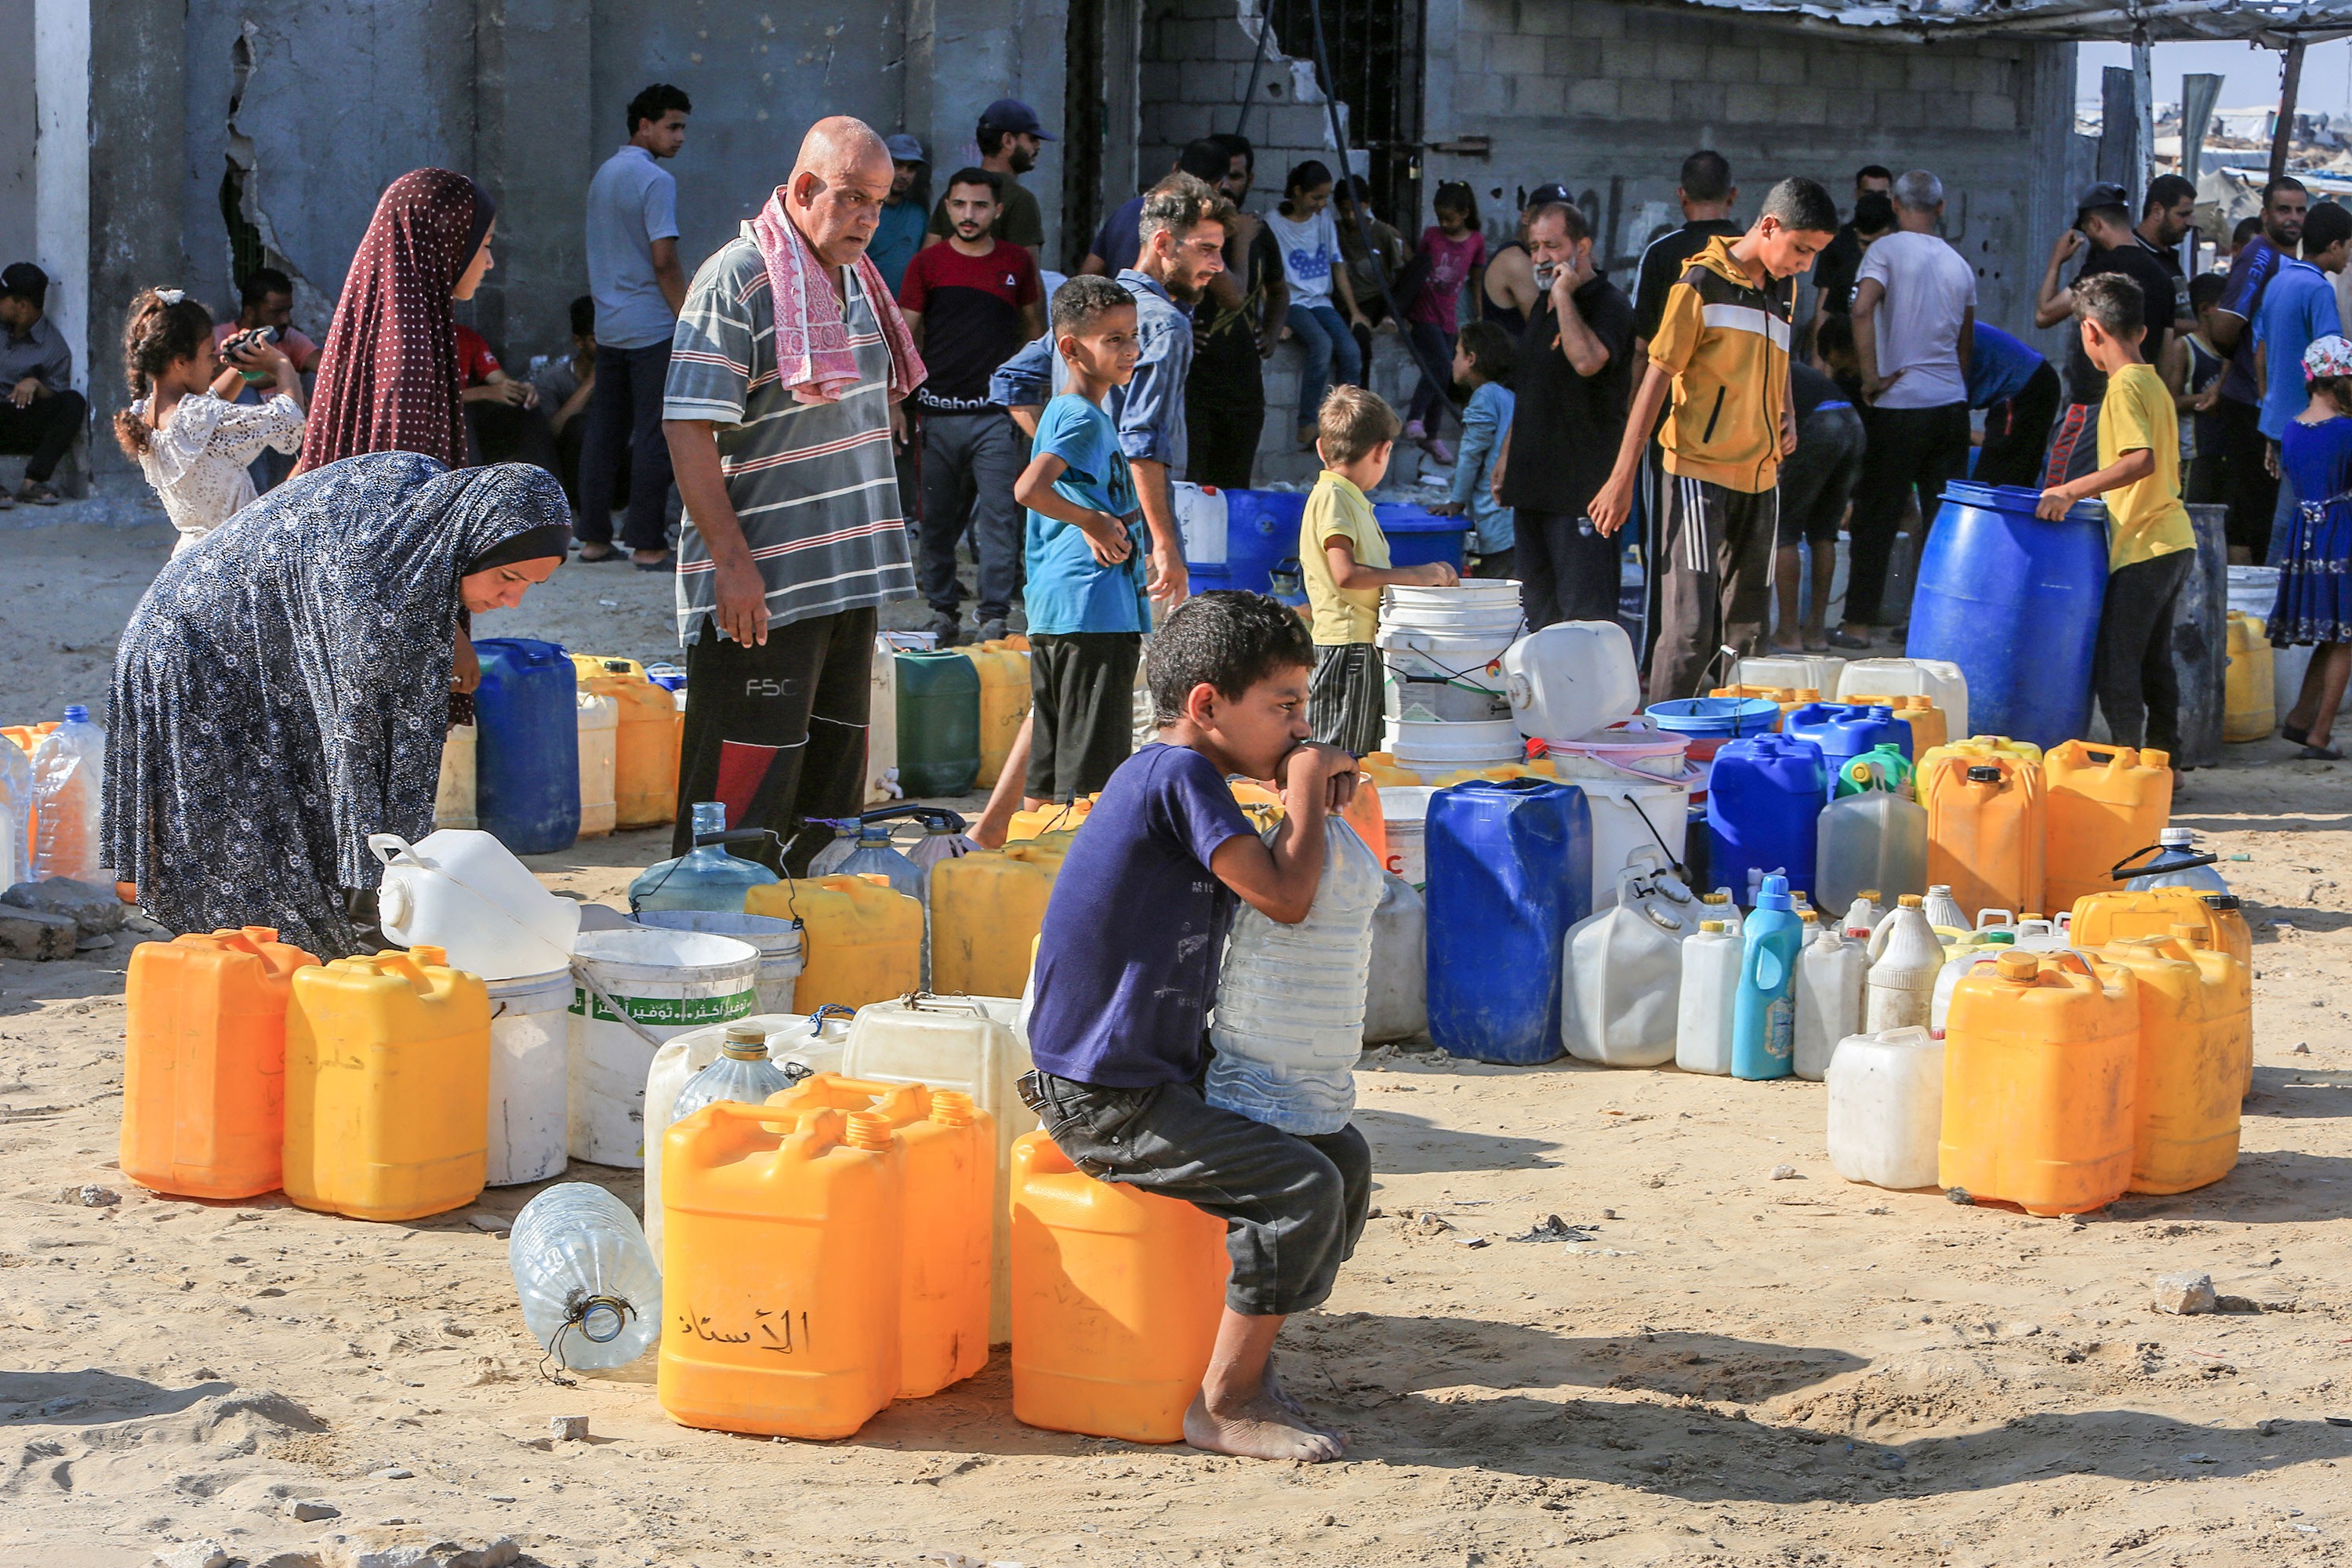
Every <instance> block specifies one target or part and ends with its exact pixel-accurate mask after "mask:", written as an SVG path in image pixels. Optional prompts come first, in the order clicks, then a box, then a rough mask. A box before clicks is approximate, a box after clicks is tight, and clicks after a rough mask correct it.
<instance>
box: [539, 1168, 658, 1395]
mask: <svg viewBox="0 0 2352 1568" xmlns="http://www.w3.org/2000/svg"><path fill="white" fill-rule="evenodd" d="M507 1267H508V1268H509V1270H511V1271H512V1272H513V1274H514V1282H515V1294H516V1295H517V1296H518V1297H520V1299H521V1301H522V1321H523V1322H524V1323H525V1324H526V1325H528V1326H529V1328H530V1332H531V1337H532V1338H534V1339H536V1340H537V1341H538V1342H539V1343H540V1348H541V1349H542V1350H544V1351H546V1352H548V1353H549V1354H550V1355H551V1356H552V1357H554V1358H555V1361H556V1363H557V1364H558V1365H560V1366H566V1367H581V1368H586V1369H592V1370H593V1369H602V1368H606V1367H615V1366H626V1365H628V1364H629V1363H631V1362H633V1361H635V1360H636V1359H637V1358H638V1357H639V1356H641V1355H643V1354H645V1353H646V1351H648V1350H650V1349H651V1348H653V1346H654V1345H655V1344H656V1342H659V1340H660V1339H661V1330H662V1281H661V1270H660V1269H659V1268H657V1267H656V1266H655V1263H654V1254H653V1249H652V1248H651V1247H647V1246H646V1233H645V1232H644V1231H643V1230H641V1229H639V1228H638V1226H637V1216H636V1215H633V1214H631V1213H630V1212H629V1208H628V1205H626V1204H624V1203H623V1202H622V1201H621V1200H620V1199H618V1198H616V1197H614V1195H613V1194H610V1193H608V1192H606V1191H605V1190H604V1188H602V1187H599V1186H592V1185H591V1184H588V1183H586V1182H564V1183H562V1184H558V1185H556V1186H552V1187H550V1188H548V1189H547V1190H546V1191H545V1192H543V1193H541V1194H539V1196H537V1197H535V1198H533V1199H531V1200H530V1202H529V1203H528V1204H525V1205H523V1210H522V1213H520V1215H516V1216H515V1223H514V1231H513V1234H512V1236H511V1237H509V1239H508V1242H507Z"/></svg>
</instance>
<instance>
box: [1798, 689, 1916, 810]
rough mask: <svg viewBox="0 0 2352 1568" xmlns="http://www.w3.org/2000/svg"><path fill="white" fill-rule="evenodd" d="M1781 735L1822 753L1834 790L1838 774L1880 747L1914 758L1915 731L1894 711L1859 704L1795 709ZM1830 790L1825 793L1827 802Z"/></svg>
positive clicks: (1809, 705)
mask: <svg viewBox="0 0 2352 1568" xmlns="http://www.w3.org/2000/svg"><path fill="white" fill-rule="evenodd" d="M1780 732H1781V733H1782V734H1784V735H1794V736H1797V737H1799V738H1801V739H1803V740H1808V741H1811V742H1813V743H1814V744H1815V745H1817V746H1819V747H1821V749H1822V767H1824V768H1826V769H1827V770H1828V771H1829V775H1830V784H1831V786H1832V788H1833V787H1834V786H1835V784H1836V782H1837V775H1838V770H1839V769H1841V768H1843V767H1844V766H1845V764H1846V763H1847V762H1848V761H1850V760H1851V759H1853V758H1855V757H1859V756H1863V755H1865V754H1867V753H1868V752H1871V751H1872V750H1873V749H1874V748H1875V747H1879V746H1892V747H1894V748H1895V750H1896V751H1897V752H1901V753H1902V754H1903V755H1904V756H1905V757H1906V758H1908V757H1909V755H1910V751H1909V748H1910V745H1911V728H1910V726H1909V725H1907V724H1904V723H1902V722H1900V721H1897V720H1896V719H1895V710H1893V709H1891V708H1865V707H1864V706H1862V705H1861V704H1859V703H1841V702H1809V703H1807V704H1805V705H1804V706H1803V707H1801V708H1795V709H1791V710H1790V711H1789V712H1788V713H1787V714H1786V715H1785V716H1784V717H1783V718H1782V719H1781V721H1780ZM1830 793H1831V790H1830V789H1824V790H1823V791H1822V795H1823V798H1825V799H1826V798H1827V797H1828V795H1830Z"/></svg>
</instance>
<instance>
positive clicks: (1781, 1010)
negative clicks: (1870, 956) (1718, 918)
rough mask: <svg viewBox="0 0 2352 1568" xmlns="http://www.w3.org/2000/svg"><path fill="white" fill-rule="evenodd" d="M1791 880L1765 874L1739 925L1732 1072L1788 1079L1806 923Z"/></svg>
mask: <svg viewBox="0 0 2352 1568" xmlns="http://www.w3.org/2000/svg"><path fill="white" fill-rule="evenodd" d="M1791 901H1792V900H1790V897H1789V879H1788V878H1786V877H1782V876H1778V875H1775V876H1770V877H1767V878H1765V879H1764V887H1763V890H1762V891H1760V892H1759V893H1758V894H1757V896H1756V910H1755V912H1754V913H1752V914H1750V915H1749V916H1748V919H1747V921H1745V922H1744V923H1743V924H1742V926H1741V928H1740V936H1741V942H1740V950H1739V994H1738V997H1737V998H1735V999H1734V1001H1733V1003H1732V1011H1731V1076H1732V1077H1734V1078H1747V1079H1759V1078H1786V1077H1788V1076H1789V1072H1790V1058H1791V1053H1792V1051H1793V1050H1794V1047H1795V1044H1796V995H1795V983H1796V976H1797V949H1798V948H1799V947H1801V945H1803V942H1804V929H1805V928H1804V922H1803V921H1801V920H1799V919H1798V918H1797V913H1796V911H1795V910H1792V909H1791V908H1790V903H1791Z"/></svg>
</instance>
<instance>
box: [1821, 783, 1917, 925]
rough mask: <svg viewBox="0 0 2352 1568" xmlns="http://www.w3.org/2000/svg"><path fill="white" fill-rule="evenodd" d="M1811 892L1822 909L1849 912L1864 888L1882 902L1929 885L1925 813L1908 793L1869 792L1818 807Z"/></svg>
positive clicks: (1879, 790)
mask: <svg viewBox="0 0 2352 1568" xmlns="http://www.w3.org/2000/svg"><path fill="white" fill-rule="evenodd" d="M1818 832H1819V835H1820V841H1819V844H1818V846H1817V847H1816V849H1815V851H1814V861H1813V866H1814V872H1813V877H1814V888H1815V890H1816V892H1817V894H1818V896H1819V897H1820V899H1821V902H1822V908H1824V909H1828V910H1845V909H1851V908H1852V907H1853V905H1854V904H1857V903H1860V902H1862V901H1863V900H1862V899H1861V893H1862V890H1863V889H1865V888H1868V889H1875V890H1876V891H1877V892H1878V893H1879V894H1881V895H1882V896H1884V897H1886V898H1896V897H1900V896H1901V895H1904V894H1906V893H1907V894H1911V895H1914V896H1916V895H1917V894H1918V893H1919V892H1920V891H1921V890H1922V889H1925V888H1926V887H1927V808H1926V807H1924V806H1922V805H1920V804H1919V803H1918V802H1917V801H1916V800H1914V799H1912V798H1911V792H1910V791H1909V790H1908V789H1868V790H1863V791H1860V792H1857V793H1856V794H1853V795H1841V796H1839V797H1838V798H1837V799H1836V800H1833V801H1832V802H1830V804H1829V805H1826V806H1823V807H1822V815H1821V820H1820V824H1819V827H1818Z"/></svg>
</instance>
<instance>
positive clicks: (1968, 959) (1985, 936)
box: [1927, 931, 2019, 1040]
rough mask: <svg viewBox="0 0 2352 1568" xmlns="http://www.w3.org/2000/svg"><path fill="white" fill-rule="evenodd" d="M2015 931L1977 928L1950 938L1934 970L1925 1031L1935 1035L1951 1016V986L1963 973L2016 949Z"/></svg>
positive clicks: (1956, 983)
mask: <svg viewBox="0 0 2352 1568" xmlns="http://www.w3.org/2000/svg"><path fill="white" fill-rule="evenodd" d="M2016 940H2017V939H2016V936H2015V933H2013V932H2011V931H1979V932H1975V933H1972V934H1971V935H1969V936H1968V937H1966V938H1963V939H1962V940H1961V941H1959V942H1954V943H1953V944H1952V945H1951V946H1949V947H1948V948H1946V949H1945V950H1944V953H1945V957H1944V966H1943V968H1941V969H1940V970H1937V972H1936V989H1935V991H1934V992H1933V993H1932V994H1931V995H1930V997H1929V999H1928V1003H1927V1032H1928V1033H1929V1034H1931V1035H1933V1036H1935V1037H1936V1038H1937V1039H1939V1040H1940V1039H1942V1038H1943V1037H1944V1031H1945V1028H1946V1026H1947V1025H1948V1023H1949V1021H1950V1019H1951V1013H1952V990H1953V988H1954V987H1955V986H1957V985H1958V984H1959V983H1960V977H1961V976H1962V975H1964V974H1969V973H1974V972H1975V971H1976V970H1978V969H1979V968H1981V967H1984V966H1987V965H1990V963H1992V961H1993V960H1995V959H1997V958H1999V957H2000V955H2001V954H2002V953H2004V952H2015V951H2019V950H2018V949H2017V948H2016V945H2015V943H2016Z"/></svg>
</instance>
